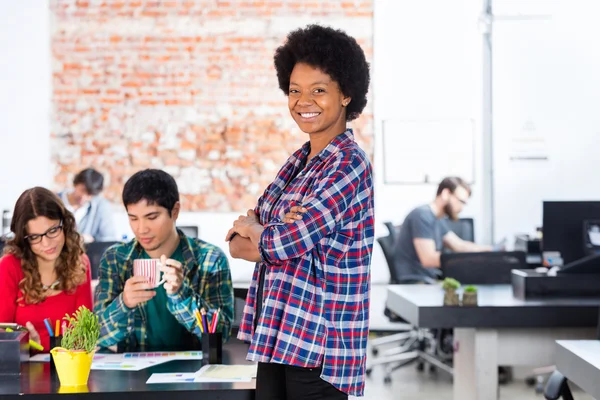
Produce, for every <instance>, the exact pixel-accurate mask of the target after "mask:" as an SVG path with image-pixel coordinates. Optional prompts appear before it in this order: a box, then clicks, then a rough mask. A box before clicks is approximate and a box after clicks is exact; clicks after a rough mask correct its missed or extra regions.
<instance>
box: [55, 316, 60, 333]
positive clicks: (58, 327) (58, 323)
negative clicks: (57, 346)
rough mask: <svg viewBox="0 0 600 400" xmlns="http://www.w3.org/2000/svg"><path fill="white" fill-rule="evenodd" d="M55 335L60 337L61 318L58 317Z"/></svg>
mask: <svg viewBox="0 0 600 400" xmlns="http://www.w3.org/2000/svg"><path fill="white" fill-rule="evenodd" d="M54 336H56V337H58V336H60V320H59V319H57V320H56V323H55V324H54Z"/></svg>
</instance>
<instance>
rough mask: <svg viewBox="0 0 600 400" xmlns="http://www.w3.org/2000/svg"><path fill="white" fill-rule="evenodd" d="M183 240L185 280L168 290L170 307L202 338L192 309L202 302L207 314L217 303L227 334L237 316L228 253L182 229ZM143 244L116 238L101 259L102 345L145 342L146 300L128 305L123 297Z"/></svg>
mask: <svg viewBox="0 0 600 400" xmlns="http://www.w3.org/2000/svg"><path fill="white" fill-rule="evenodd" d="M178 233H179V238H180V240H182V241H183V244H184V245H183V259H184V262H183V263H182V265H183V271H184V280H183V285H182V287H181V289H180V290H179V291H178V292H177V293H175V294H173V295H167V298H168V300H167V304H166V306H167V309H168V310H169V311H170V312H171V313H172V314H173V316H174V317H175V319H177V321H178V322H179V323H180V324H181V325H183V326H184V327H185V328H186V329H187V330H188V331H189V332H191V333H192V334H194V335H196V336H197V337H198V338H200V339H201V338H202V333H201V332H200V328H199V327H198V325H197V323H196V318H195V317H194V314H193V311H194V309H196V308H198V309H201V308H202V307H204V308H205V309H206V310H210V312H209V313H208V314H209V318H210V319H211V320H212V313H213V312H214V311H216V310H217V309H218V308H220V309H221V311H220V313H219V324H218V326H219V330H220V331H221V332H222V333H223V340H226V339H227V338H228V337H229V334H230V330H231V322H232V320H233V285H232V284H231V271H230V269H229V263H228V261H227V257H226V256H225V254H224V253H223V251H222V250H221V249H219V248H218V247H216V246H213V245H211V244H209V243H206V242H204V241H202V240H200V239H193V238H189V237H187V236H185V235H184V234H183V233H182V232H181V231H178ZM142 252H143V249H142V247H141V246H140V245H139V243H138V242H137V240H135V239H133V240H131V241H130V242H128V243H120V244H115V245H113V246H111V247H110V248H108V249H107V250H106V252H105V253H104V256H103V257H102V260H101V261H100V270H99V277H98V278H99V282H98V286H97V287H96V296H95V298H96V300H95V304H94V312H95V313H96V314H97V315H98V318H99V322H100V339H99V340H98V345H99V346H101V347H109V346H112V345H115V344H118V343H120V342H123V343H124V346H125V348H130V347H133V346H131V342H133V341H134V340H137V338H139V341H138V343H137V344H138V345H139V346H141V347H143V346H146V345H147V343H146V342H145V339H146V304H145V303H142V304H139V305H138V306H136V307H135V308H131V309H130V308H128V307H127V306H126V305H125V303H124V302H123V288H124V287H125V281H127V279H129V278H131V277H132V276H133V260H134V259H136V258H141V254H142Z"/></svg>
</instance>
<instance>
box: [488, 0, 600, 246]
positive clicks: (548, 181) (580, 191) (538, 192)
mask: <svg viewBox="0 0 600 400" xmlns="http://www.w3.org/2000/svg"><path fill="white" fill-rule="evenodd" d="M493 9H494V11H493V12H494V14H495V16H496V17H495V22H494V27H493V80H492V83H493V100H492V104H493V115H494V118H493V121H494V125H493V136H494V141H493V149H494V170H495V187H494V203H495V216H494V220H495V231H496V232H495V233H496V237H502V236H505V235H510V234H511V233H515V232H526V233H530V232H533V231H534V229H535V227H536V226H541V223H542V201H543V200H600V185H598V178H599V177H600V173H599V171H600V170H599V168H598V166H599V163H600V156H598V149H599V148H600V113H599V112H598V109H599V107H600V79H598V78H597V76H598V71H600V46H599V45H598V39H599V38H600V25H598V23H597V16H598V13H599V12H600V3H599V2H598V1H596V0H568V1H567V0H560V1H559V0H555V1H545V2H540V1H531V0H529V1H507V0H496V1H494V7H493ZM518 154H520V155H523V156H525V158H527V157H530V156H533V157H536V156H545V157H547V160H531V159H514V156H515V155H518ZM511 157H513V159H511Z"/></svg>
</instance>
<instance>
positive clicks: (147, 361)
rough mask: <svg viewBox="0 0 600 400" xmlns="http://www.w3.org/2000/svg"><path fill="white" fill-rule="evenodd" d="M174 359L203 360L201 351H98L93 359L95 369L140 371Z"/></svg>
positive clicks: (40, 358) (41, 358)
mask: <svg viewBox="0 0 600 400" xmlns="http://www.w3.org/2000/svg"><path fill="white" fill-rule="evenodd" d="M173 360H202V352H201V351H175V352H139V353H123V354H114V353H97V354H95V355H94V360H93V361H92V369H93V370H118V371H140V370H142V369H146V368H150V367H153V366H155V365H159V364H163V363H166V362H168V361H173ZM29 361H31V362H50V354H36V355H35V356H33V357H30V358H29Z"/></svg>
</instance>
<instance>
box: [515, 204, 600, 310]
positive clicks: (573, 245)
mask: <svg viewBox="0 0 600 400" xmlns="http://www.w3.org/2000/svg"><path fill="white" fill-rule="evenodd" d="M543 209H544V214H543V228H542V229H543V237H542V251H543V252H553V251H555V252H560V255H561V257H562V259H563V265H562V266H561V267H558V268H556V267H555V268H551V269H550V270H549V271H547V272H539V271H536V270H514V271H513V272H512V283H513V293H514V295H515V297H517V298H521V299H525V298H536V297H598V293H600V252H599V251H598V250H600V246H595V245H594V243H597V241H598V240H599V239H600V238H599V237H598V235H600V226H599V225H598V224H597V221H600V202H599V201H545V202H544V204H543ZM590 233H591V234H590Z"/></svg>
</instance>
